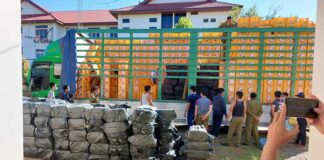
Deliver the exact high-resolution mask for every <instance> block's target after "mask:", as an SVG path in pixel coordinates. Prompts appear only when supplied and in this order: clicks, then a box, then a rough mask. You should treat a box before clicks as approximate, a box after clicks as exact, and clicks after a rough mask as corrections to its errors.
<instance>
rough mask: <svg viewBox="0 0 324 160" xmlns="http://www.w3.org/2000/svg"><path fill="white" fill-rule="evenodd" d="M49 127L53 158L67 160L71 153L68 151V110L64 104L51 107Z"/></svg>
mask: <svg viewBox="0 0 324 160" xmlns="http://www.w3.org/2000/svg"><path fill="white" fill-rule="evenodd" d="M50 126H51V129H52V131H53V138H54V158H55V159H60V160H69V159H70V156H71V153H70V150H69V129H68V128H69V127H68V108H67V105H66V104H59V105H52V106H51V119H50Z"/></svg>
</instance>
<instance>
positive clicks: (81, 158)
mask: <svg viewBox="0 0 324 160" xmlns="http://www.w3.org/2000/svg"><path fill="white" fill-rule="evenodd" d="M88 159H89V154H88V153H71V160H88Z"/></svg>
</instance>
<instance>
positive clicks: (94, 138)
mask: <svg viewBox="0 0 324 160" xmlns="http://www.w3.org/2000/svg"><path fill="white" fill-rule="evenodd" d="M87 140H88V142H89V143H91V144H94V143H107V138H106V135H105V134H104V133H103V132H89V133H88V134H87Z"/></svg>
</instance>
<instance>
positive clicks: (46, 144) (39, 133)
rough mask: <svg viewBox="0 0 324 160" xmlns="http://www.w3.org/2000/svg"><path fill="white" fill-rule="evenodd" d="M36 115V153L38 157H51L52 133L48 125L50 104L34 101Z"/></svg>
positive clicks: (52, 146)
mask: <svg viewBox="0 0 324 160" xmlns="http://www.w3.org/2000/svg"><path fill="white" fill-rule="evenodd" d="M36 113H37V117H35V119H34V124H35V126H36V129H35V137H36V139H35V141H36V146H37V155H38V158H40V159H52V158H53V148H54V145H53V138H52V137H53V135H52V129H51V128H50V127H49V124H50V117H51V106H50V104H48V103H36Z"/></svg>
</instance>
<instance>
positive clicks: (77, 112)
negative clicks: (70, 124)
mask: <svg viewBox="0 0 324 160" xmlns="http://www.w3.org/2000/svg"><path fill="white" fill-rule="evenodd" d="M79 106H80V105H72V106H70V107H69V108H68V113H69V117H70V118H72V119H83V118H84V114H85V108H84V107H82V106H80V107H79Z"/></svg>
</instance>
